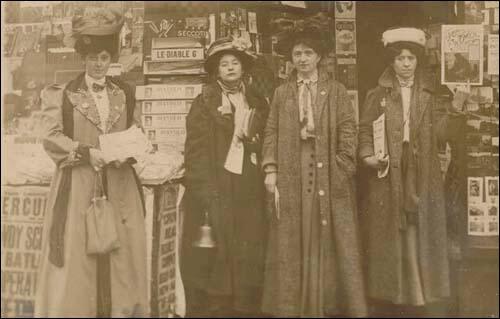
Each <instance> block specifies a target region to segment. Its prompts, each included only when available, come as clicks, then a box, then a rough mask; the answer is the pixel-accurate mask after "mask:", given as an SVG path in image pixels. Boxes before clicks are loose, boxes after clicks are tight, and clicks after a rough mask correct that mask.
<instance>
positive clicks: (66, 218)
mask: <svg viewBox="0 0 500 319" xmlns="http://www.w3.org/2000/svg"><path fill="white" fill-rule="evenodd" d="M122 25H123V19H122V17H121V16H120V15H119V14H117V13H115V12H112V11H109V10H104V9H103V10H101V11H98V12H95V13H94V14H92V15H88V16H85V17H75V18H74V19H73V39H74V40H75V43H74V46H75V50H76V51H77V52H78V53H79V54H80V55H81V56H82V58H83V60H84V61H85V72H84V73H82V74H81V75H79V76H78V77H76V78H75V79H74V80H72V81H70V82H69V83H67V84H66V85H58V84H54V85H52V86H49V87H47V88H46V89H45V90H44V91H43V92H42V95H41V96H42V112H43V116H44V121H43V124H44V126H45V127H44V133H43V144H44V147H45V150H46V151H47V153H48V154H49V156H50V157H51V158H52V159H53V160H54V161H55V162H56V164H57V170H56V173H55V175H54V178H53V180H52V187H51V193H50V197H49V200H48V207H47V208H48V209H47V212H46V215H45V227H44V230H45V234H44V236H43V238H44V241H45V242H44V245H43V246H44V248H43V255H42V261H41V266H40V272H39V277H38V280H39V281H38V283H37V287H38V290H37V296H36V302H35V315H36V316H37V317H75V316H77V317H96V316H98V317H123V316H131V317H137V316H142V317H144V316H147V315H149V306H148V300H147V288H146V281H147V278H146V274H147V270H146V235H145V228H144V206H143V202H142V190H141V186H140V183H139V181H138V179H137V176H136V174H135V171H134V169H133V168H132V166H131V165H130V164H129V163H130V160H125V159H124V160H116V159H115V158H109V156H108V155H107V153H105V152H104V151H102V150H100V143H99V139H100V136H101V135H103V134H107V133H115V132H121V131H125V130H126V129H127V128H128V127H130V126H131V125H132V124H133V123H134V122H135V121H134V108H135V101H134V97H133V93H132V91H131V89H130V88H129V87H128V86H127V85H125V84H124V83H122V82H120V81H117V80H114V79H111V78H108V77H106V73H107V70H108V68H109V65H110V63H111V61H112V59H113V57H114V56H115V55H116V54H117V52H118V38H117V35H118V33H119V31H120V29H121V26H122ZM101 146H102V145H101Z"/></svg>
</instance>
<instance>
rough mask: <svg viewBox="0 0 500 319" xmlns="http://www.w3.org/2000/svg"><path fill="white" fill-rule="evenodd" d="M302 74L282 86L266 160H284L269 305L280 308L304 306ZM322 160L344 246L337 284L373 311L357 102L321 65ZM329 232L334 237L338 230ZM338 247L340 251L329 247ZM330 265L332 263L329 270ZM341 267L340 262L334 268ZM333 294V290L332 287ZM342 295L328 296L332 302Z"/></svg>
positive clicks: (275, 311) (296, 311) (352, 311)
mask: <svg viewBox="0 0 500 319" xmlns="http://www.w3.org/2000/svg"><path fill="white" fill-rule="evenodd" d="M296 81H297V77H296V75H295V74H294V75H292V76H291V77H290V79H289V81H288V82H287V83H285V84H283V85H281V86H280V87H278V88H277V90H276V92H275V94H274V99H273V102H272V106H271V110H270V114H269V118H268V122H267V126H266V129H265V138H264V146H263V166H265V165H268V164H274V165H276V166H277V168H278V181H277V187H278V190H279V194H280V209H281V211H280V215H281V216H280V219H279V220H276V219H275V218H274V219H271V220H272V221H271V224H270V232H269V242H268V250H267V259H266V273H265V282H264V296H263V311H264V312H265V313H269V314H272V315H275V316H280V317H281V316H299V315H300V313H301V309H300V308H301V297H302V296H301V282H302V264H303V260H302V258H303V256H302V254H301V251H302V249H301V244H302V239H301V230H302V226H301V216H302V213H301V207H302V206H301V195H300V194H301V188H302V185H301V173H300V169H301V159H300V143H301V141H300V126H299V107H298V94H297V84H296ZM317 92H318V93H317V100H316V103H317V107H318V108H317V109H318V110H320V113H319V116H315V121H316V123H315V126H316V128H317V138H316V140H315V144H316V146H315V147H316V160H317V170H318V171H317V172H318V173H317V179H318V185H317V187H318V189H320V190H323V191H324V194H325V196H320V197H319V198H320V210H321V211H323V212H328V213H326V214H325V215H326V216H327V223H328V225H329V226H328V227H330V230H331V231H330V232H328V235H329V234H331V233H333V238H334V251H335V252H336V254H335V256H334V257H333V260H335V262H336V265H335V269H336V270H337V274H336V276H335V278H337V279H338V282H336V283H335V284H334V286H330V285H329V284H327V285H328V286H327V287H325V289H326V291H332V290H334V289H336V290H337V292H338V294H337V295H338V296H340V297H341V299H342V301H341V302H340V304H342V305H344V306H345V309H344V310H345V313H346V314H349V315H352V316H364V315H366V304H365V297H364V296H365V295H364V291H365V290H364V289H365V287H364V284H363V275H362V270H361V257H360V248H359V233H358V229H357V220H356V204H355V193H354V186H353V185H354V184H353V176H354V174H355V168H356V164H355V158H356V143H357V134H356V123H355V119H354V110H353V108H352V105H351V104H350V101H349V99H348V96H347V92H346V89H345V88H344V86H343V85H342V84H340V83H338V82H336V81H334V80H332V79H330V78H329V76H328V74H327V73H326V72H324V71H322V70H319V79H318V90H317ZM325 235H326V232H325V233H322V240H331V239H330V238H331V237H330V236H328V238H326V237H325ZM325 253H332V252H325ZM325 271H328V270H325ZM332 271H333V270H332ZM327 295H328V293H327ZM334 302H336V301H334V300H332V301H328V300H325V301H324V303H325V304H328V303H334Z"/></svg>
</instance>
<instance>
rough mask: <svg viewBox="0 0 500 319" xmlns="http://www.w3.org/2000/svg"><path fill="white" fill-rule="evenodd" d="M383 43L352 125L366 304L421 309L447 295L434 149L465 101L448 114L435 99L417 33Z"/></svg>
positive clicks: (403, 31)
mask: <svg viewBox="0 0 500 319" xmlns="http://www.w3.org/2000/svg"><path fill="white" fill-rule="evenodd" d="M382 40H383V42H384V46H385V48H386V52H387V60H388V64H389V66H388V67H387V69H386V70H385V71H384V73H383V74H382V75H381V76H380V78H379V80H378V86H377V87H376V88H374V89H373V90H371V91H369V92H368V94H367V97H366V102H365V105H364V108H363V113H362V116H361V121H360V125H359V159H360V161H361V164H362V165H363V166H364V167H366V168H367V171H368V172H367V174H368V176H367V181H364V183H366V184H367V187H368V193H367V194H366V196H364V198H363V205H362V209H361V214H360V216H362V217H361V220H362V224H363V232H362V233H363V234H364V235H365V236H366V237H365V238H364V243H365V251H366V254H367V256H366V262H367V266H368V267H367V269H368V271H367V275H368V277H367V282H368V285H367V288H368V297H369V298H372V299H374V300H377V301H383V302H388V303H390V304H398V305H405V306H424V305H428V304H429V303H432V302H436V301H440V300H442V298H445V297H447V296H449V293H450V284H449V269H448V257H447V243H446V236H447V233H446V219H445V207H444V194H443V185H442V174H441V168H440V161H439V158H438V152H437V150H438V140H439V139H441V140H444V139H445V133H446V130H447V129H448V128H449V125H451V124H452V123H451V120H452V119H453V117H452V116H450V113H457V112H456V111H455V109H458V108H460V107H461V105H463V101H464V98H465V97H466V95H464V94H462V93H457V94H456V95H455V99H454V100H453V103H452V105H453V106H454V107H447V104H449V103H446V104H445V103H443V101H448V100H449V99H444V100H443V101H438V96H440V95H442V94H440V93H438V91H437V89H438V88H437V87H436V86H435V85H434V81H433V79H432V78H430V76H429V75H430V74H428V73H426V71H425V69H424V67H425V65H424V61H423V57H424V48H425V41H426V37H425V34H424V32H423V31H422V30H419V29H415V28H397V29H390V30H387V31H386V32H384V33H383V37H382ZM443 92H444V91H443ZM446 93H448V94H449V93H450V92H449V91H446ZM391 307H393V306H391Z"/></svg>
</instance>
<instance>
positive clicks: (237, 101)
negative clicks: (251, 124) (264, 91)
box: [217, 81, 250, 175]
mask: <svg viewBox="0 0 500 319" xmlns="http://www.w3.org/2000/svg"><path fill="white" fill-rule="evenodd" d="M217 83H218V84H219V86H220V88H221V89H222V107H223V108H226V109H227V108H228V107H227V106H228V105H231V106H232V107H234V110H235V111H234V132H233V138H232V141H231V146H230V148H229V151H228V153H227V156H226V162H225V164H224V168H225V169H226V170H228V171H229V172H231V173H234V174H238V175H241V174H242V173H243V156H244V153H245V151H244V144H243V142H242V139H243V137H244V136H245V132H244V131H245V127H247V121H248V118H249V115H250V107H249V106H248V102H247V100H246V98H245V85H244V84H243V82H240V83H239V84H237V85H235V86H231V87H230V86H228V85H226V84H225V83H223V82H222V81H217ZM229 108H230V107H229ZM231 109H232V108H231Z"/></svg>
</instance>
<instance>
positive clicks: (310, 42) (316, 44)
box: [286, 34, 325, 61]
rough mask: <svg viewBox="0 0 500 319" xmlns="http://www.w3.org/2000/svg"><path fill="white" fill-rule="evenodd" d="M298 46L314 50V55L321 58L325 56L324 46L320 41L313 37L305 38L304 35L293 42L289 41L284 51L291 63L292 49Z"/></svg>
mask: <svg viewBox="0 0 500 319" xmlns="http://www.w3.org/2000/svg"><path fill="white" fill-rule="evenodd" d="M299 44H303V45H305V46H308V47H310V48H311V49H313V50H314V52H316V54H318V55H319V56H321V57H323V55H324V54H325V45H324V44H323V42H322V41H321V40H320V39H318V38H316V37H314V36H313V35H309V36H307V35H305V34H304V35H301V36H297V37H294V38H293V40H292V41H290V43H289V47H288V48H287V51H286V52H288V56H287V57H288V59H289V60H290V61H292V51H293V48H294V47H295V46H296V45H299Z"/></svg>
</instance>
